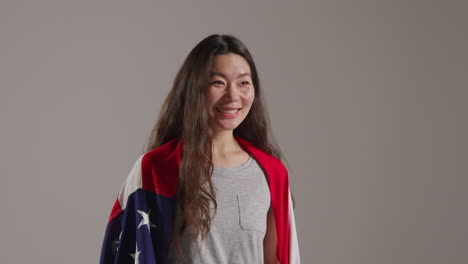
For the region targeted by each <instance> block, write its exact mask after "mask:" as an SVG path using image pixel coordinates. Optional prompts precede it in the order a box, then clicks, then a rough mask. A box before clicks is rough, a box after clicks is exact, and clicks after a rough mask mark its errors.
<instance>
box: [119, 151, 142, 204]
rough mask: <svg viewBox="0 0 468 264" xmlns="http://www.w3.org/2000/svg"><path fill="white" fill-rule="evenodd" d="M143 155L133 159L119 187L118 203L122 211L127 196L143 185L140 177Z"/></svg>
mask: <svg viewBox="0 0 468 264" xmlns="http://www.w3.org/2000/svg"><path fill="white" fill-rule="evenodd" d="M143 156H144V154H143V155H141V156H140V157H139V158H138V159H137V160H136V161H135V164H133V168H132V170H131V171H130V173H129V174H128V176H127V179H126V180H125V182H124V183H123V185H122V188H121V189H120V192H119V203H120V207H121V208H122V211H123V210H125V207H127V202H128V197H129V196H130V195H131V194H132V193H134V192H135V191H136V190H138V189H140V188H141V187H142V185H143V183H142V178H141V161H142V160H143Z"/></svg>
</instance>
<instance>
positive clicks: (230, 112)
mask: <svg viewBox="0 0 468 264" xmlns="http://www.w3.org/2000/svg"><path fill="white" fill-rule="evenodd" d="M240 109H242V108H237V109H233V110H225V109H220V108H216V110H217V111H218V112H221V113H226V114H235V113H237V112H238V111H239V110H240Z"/></svg>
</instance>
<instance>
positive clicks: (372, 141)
mask: <svg viewBox="0 0 468 264" xmlns="http://www.w3.org/2000/svg"><path fill="white" fill-rule="evenodd" d="M195 2H196V3H195ZM467 10H468V9H467V2H466V1H439V2H433V1H340V2H338V1H330V0H320V1H303V2H294V1H288V2H286V1H281V2H279V1H274V2H273V1H272V2H254V1H251V2H243V1H229V2H218V1H213V2H199V1H191V2H185V3H181V2H176V1H172V2H171V3H168V2H157V1H1V2H0V36H1V41H0V58H1V59H0V67H1V68H0V85H1V96H0V117H1V137H0V142H1V152H0V154H1V157H0V161H1V176H2V181H1V185H0V188H1V189H0V195H1V196H0V198H1V199H0V201H1V202H0V203H1V225H0V231H1V235H0V241H1V244H0V262H1V263H96V262H97V261H98V258H99V253H100V248H101V243H102V239H103V236H104V230H105V227H106V222H107V218H108V216H109V213H110V210H111V208H112V205H113V202H114V200H115V197H116V195H117V193H118V191H119V189H120V187H121V185H122V183H123V181H124V180H125V178H126V177H127V175H128V173H129V172H130V169H131V167H132V165H133V163H134V161H135V160H136V158H137V157H138V156H139V155H140V154H141V153H143V151H144V148H145V145H146V143H147V138H148V136H149V133H150V130H151V128H152V126H153V125H154V122H155V120H156V117H157V114H158V113H159V109H160V107H161V104H162V102H163V100H164V98H165V97H166V95H167V93H168V91H169V89H170V86H171V83H172V81H173V78H174V76H175V73H176V72H177V70H178V68H179V66H180V65H181V63H182V61H183V60H184V58H185V56H186V55H187V54H188V52H189V51H190V50H191V48H192V47H193V46H194V45H195V44H196V43H198V42H199V41H200V40H201V39H203V38H204V37H206V36H207V35H209V34H212V33H227V34H234V35H235V36H237V37H239V38H240V39H241V40H242V41H244V42H245V43H246V44H247V46H248V47H249V49H250V50H251V52H252V53H253V56H254V59H255V60H256V63H257V66H258V69H259V73H260V79H261V83H262V84H263V89H264V91H265V96H266V100H267V104H268V109H269V112H270V116H271V121H272V126H273V132H274V134H275V136H276V138H277V140H278V143H279V144H280V146H281V148H282V149H283V151H284V154H285V156H286V158H287V161H288V163H289V167H288V169H289V176H290V181H291V189H292V191H293V193H294V195H295V199H296V209H295V210H296V211H295V212H296V224H297V230H298V237H299V245H300V250H301V258H302V262H303V263H317V264H341V263H347V264H363V263H368V264H375V263H378V264H395V263H398V264H409V263H425V264H431V263H434V264H440V263H450V264H456V263H457V264H458V263H460V264H461V263H468V209H467V208H468V194H467V193H468V179H467V177H468V167H467V163H468V144H467V135H468V123H467V113H468V104H467V99H468V91H467V90H468V88H467V87H468V82H467V67H468V56H467V48H466V47H468V37H467V32H468V30H467V25H468V23H467V22H468V20H467V17H468V13H467Z"/></svg>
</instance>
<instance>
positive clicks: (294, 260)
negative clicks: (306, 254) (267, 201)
mask: <svg viewBox="0 0 468 264" xmlns="http://www.w3.org/2000/svg"><path fill="white" fill-rule="evenodd" d="M288 191H289V232H290V234H291V236H290V242H289V243H290V247H289V263H290V264H300V263H301V258H300V256H299V243H298V242H297V233H296V222H295V219H294V209H293V204H292V197H291V190H290V189H289V188H288Z"/></svg>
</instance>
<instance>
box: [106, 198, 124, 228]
mask: <svg viewBox="0 0 468 264" xmlns="http://www.w3.org/2000/svg"><path fill="white" fill-rule="evenodd" d="M121 212H122V207H120V203H119V197H117V199H115V203H114V206H113V207H112V210H111V213H110V216H109V220H108V221H107V224H109V222H110V221H112V219H114V218H115V217H116V216H117V215H119V214H120V213H121Z"/></svg>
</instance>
